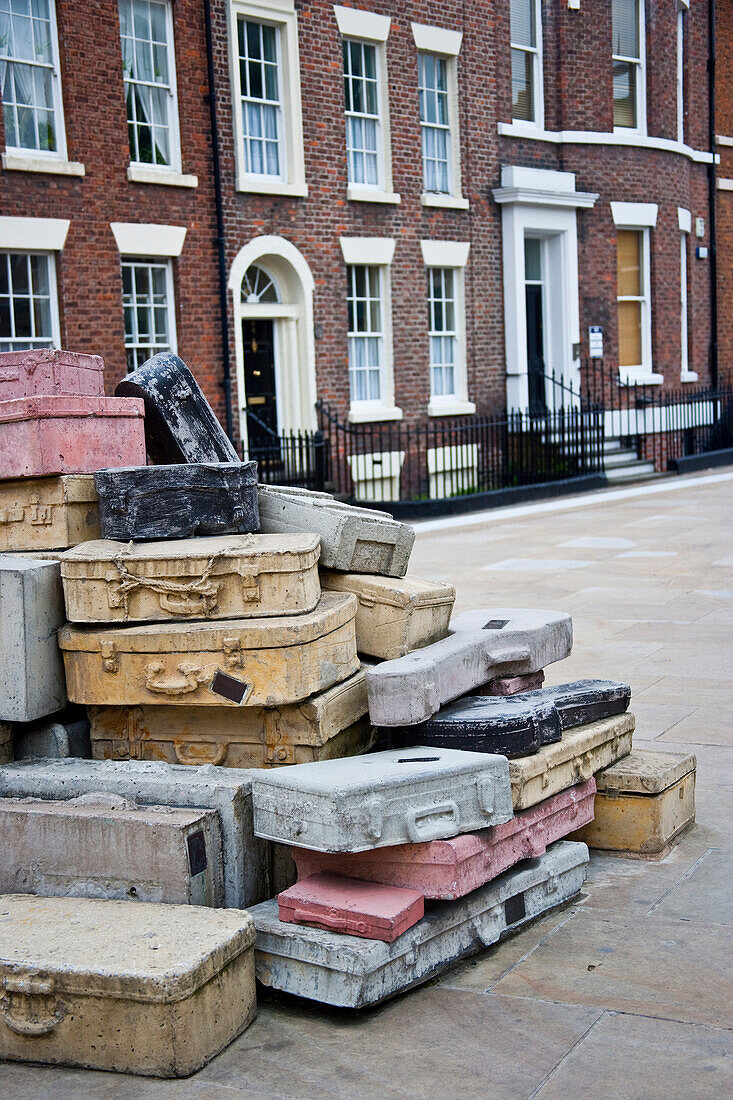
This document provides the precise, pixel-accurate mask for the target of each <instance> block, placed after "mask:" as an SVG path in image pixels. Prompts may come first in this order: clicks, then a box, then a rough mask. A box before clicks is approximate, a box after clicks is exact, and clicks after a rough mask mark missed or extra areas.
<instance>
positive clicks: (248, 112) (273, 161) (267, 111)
mask: <svg viewBox="0 0 733 1100" xmlns="http://www.w3.org/2000/svg"><path fill="white" fill-rule="evenodd" d="M238 27H239V55H240V56H239V66H240V77H241V88H240V90H241V97H242V131H243V135H242V136H243V140H244V170H245V172H249V173H251V174H252V175H256V176H274V177H277V178H279V177H280V175H281V151H280V142H281V118H282V106H281V103H280V79H279V73H278V62H277V33H278V32H277V30H276V29H275V28H274V27H269V26H265V25H264V24H261V23H255V22H252V20H244V19H240V20H239V24H238Z"/></svg>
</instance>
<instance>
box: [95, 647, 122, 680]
mask: <svg viewBox="0 0 733 1100" xmlns="http://www.w3.org/2000/svg"><path fill="white" fill-rule="evenodd" d="M99 651H100V653H101V655H102V668H103V669H104V671H105V672H117V670H118V668H119V667H120V663H119V660H118V658H117V646H116V645H115V643H114V642H109V641H102V642H100V645H99Z"/></svg>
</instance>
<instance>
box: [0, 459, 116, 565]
mask: <svg viewBox="0 0 733 1100" xmlns="http://www.w3.org/2000/svg"><path fill="white" fill-rule="evenodd" d="M97 538H99V508H98V505H97V493H96V490H95V488H94V478H93V476H92V475H91V474H62V475H61V477H34V478H21V479H19V480H17V481H0V551H8V550H9V551H11V552H13V551H14V552H16V553H18V552H23V553H25V552H26V551H37V550H65V549H66V548H67V547H69V546H76V544H77V543H78V542H84V541H85V540H86V539H97Z"/></svg>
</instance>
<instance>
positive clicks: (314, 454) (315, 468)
mask: <svg viewBox="0 0 733 1100" xmlns="http://www.w3.org/2000/svg"><path fill="white" fill-rule="evenodd" d="M251 416H252V414H249V416H248V420H249V419H250V417H251ZM253 419H256V418H253ZM254 427H255V428H256V429H257V431H256V432H253V433H252V436H253V441H252V443H251V444H249V445H248V446H247V447H245V448H244V450H243V452H242V457H243V459H244V460H245V461H247V460H249V459H254V460H255V461H256V462H257V476H258V479H259V481H260V482H262V484H264V485H294V486H297V487H299V488H302V489H314V490H315V491H316V492H323V490H324V487H325V483H326V473H327V469H328V447H327V443H326V441H325V439H324V437H323V433H322V432H320V431H315V432H309V431H302V432H301V431H299V432H283V433H282V434H278V433H277V432H273V431H272V429H271V428H269V427H268V426H267V425H266V424H264V422H263V421H261V420H259V419H257V420H256V424H254Z"/></svg>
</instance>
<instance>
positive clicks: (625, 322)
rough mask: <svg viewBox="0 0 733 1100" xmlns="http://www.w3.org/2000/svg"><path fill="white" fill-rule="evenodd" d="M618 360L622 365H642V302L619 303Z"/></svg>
mask: <svg viewBox="0 0 733 1100" xmlns="http://www.w3.org/2000/svg"><path fill="white" fill-rule="evenodd" d="M618 361H619V366H621V367H638V366H641V302H619V303H618Z"/></svg>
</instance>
